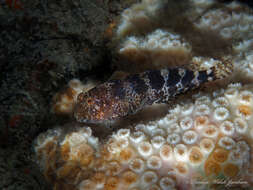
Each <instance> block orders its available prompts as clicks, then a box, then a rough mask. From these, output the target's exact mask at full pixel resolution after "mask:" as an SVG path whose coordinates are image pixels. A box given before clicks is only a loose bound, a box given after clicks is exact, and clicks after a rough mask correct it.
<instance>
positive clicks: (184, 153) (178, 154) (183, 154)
mask: <svg viewBox="0 0 253 190" xmlns="http://www.w3.org/2000/svg"><path fill="white" fill-rule="evenodd" d="M174 156H175V158H176V160H177V161H181V162H185V161H188V149H187V146H185V145H184V144H177V145H176V146H175V148H174Z"/></svg>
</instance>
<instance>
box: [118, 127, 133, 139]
mask: <svg viewBox="0 0 253 190" xmlns="http://www.w3.org/2000/svg"><path fill="white" fill-rule="evenodd" d="M129 135H130V130H129V129H120V130H118V132H117V136H118V137H119V138H127V137H128V136H129Z"/></svg>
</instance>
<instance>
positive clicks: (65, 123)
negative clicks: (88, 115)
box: [0, 0, 253, 190]
mask: <svg viewBox="0 0 253 190" xmlns="http://www.w3.org/2000/svg"><path fill="white" fill-rule="evenodd" d="M127 7H129V8H127ZM0 15H1V17H0V21H1V22H0V23H1V24H0V28H1V30H0V37H1V38H0V50H1V51H0V70H1V75H0V79H1V80H0V81H1V83H0V85H1V91H0V110H1V115H0V126H1V128H0V139H1V141H0V154H1V156H0V160H1V164H0V177H1V182H0V188H1V189H132V190H134V189H224V188H230V189H233V188H235V189H236V188H240V189H251V188H252V186H253V181H252V178H253V177H252V168H253V160H252V156H253V155H252V154H253V129H252V125H251V123H252V113H253V102H252V101H253V100H252V98H253V90H252V85H251V84H250V83H251V82H252V79H253V75H252V73H253V52H252V46H253V41H252V39H253V38H252V37H253V36H252V35H253V33H252V31H253V28H252V25H253V24H252V23H253V13H252V10H251V9H250V8H249V7H248V6H246V5H243V4H241V3H239V2H237V1H232V2H225V3H224V2H218V1H213V0H201V1H198V0H191V1H181V2H176V1H173V0H169V1H166V0H143V1H130V0H129V1H110V0H109V1H89V0H84V1H77V0H71V1H61V2H58V1H47V0H40V1H39V0H38V1H30V0H20V1H18V0H13V1H11V0H6V1H2V2H0ZM200 56H201V57H205V58H208V59H209V60H210V59H212V58H213V59H218V60H224V59H225V60H229V61H231V62H232V63H233V65H234V73H233V75H231V76H230V77H228V78H227V79H226V80H222V81H217V82H216V83H212V84H210V85H208V86H207V87H208V89H199V90H196V91H194V92H192V93H191V94H187V95H185V96H182V97H179V98H178V99H177V100H175V101H173V103H170V105H169V106H168V105H155V106H152V107H148V108H147V109H145V110H143V111H142V112H140V113H137V114H136V115H133V116H130V117H127V118H123V119H122V121H120V122H119V123H116V124H114V125H111V126H105V125H98V126H96V125H89V124H81V123H77V122H75V121H74V119H73V117H72V111H73V107H74V106H75V103H76V98H77V96H78V93H79V92H80V91H87V90H89V89H90V88H92V87H94V86H96V85H97V84H98V83H101V82H103V81H105V80H107V79H108V77H110V76H111V74H112V72H113V71H114V70H117V71H118V72H116V73H114V74H113V76H112V78H121V77H122V76H125V75H128V73H136V72H141V71H145V70H147V69H154V68H155V69H160V68H164V67H168V66H169V67H171V66H182V65H185V64H187V63H188V62H189V61H190V60H196V62H198V57H200ZM203 65H212V61H210V62H205V63H203ZM77 78H78V79H77ZM64 86H65V87H64ZM63 87H64V88H63ZM37 136H38V137H37ZM34 152H35V155H36V156H34Z"/></svg>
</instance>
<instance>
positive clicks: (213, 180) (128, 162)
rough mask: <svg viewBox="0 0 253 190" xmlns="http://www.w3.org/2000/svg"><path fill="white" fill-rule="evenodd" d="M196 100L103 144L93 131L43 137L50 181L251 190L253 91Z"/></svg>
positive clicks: (234, 89)
mask: <svg viewBox="0 0 253 190" xmlns="http://www.w3.org/2000/svg"><path fill="white" fill-rule="evenodd" d="M192 99H193V100H192V101H190V102H189V101H188V103H184V104H182V105H180V104H178V105H176V107H175V108H174V109H172V110H170V111H169V113H168V114H167V115H165V116H164V117H162V118H160V119H158V120H156V121H150V122H148V123H139V124H137V125H135V127H134V130H133V131H130V129H119V130H117V131H116V132H115V133H114V134H113V135H112V136H111V137H110V138H109V139H108V140H107V141H106V142H105V143H104V145H103V144H102V143H101V142H99V141H98V138H95V137H94V136H92V132H91V128H89V127H81V128H80V127H73V128H72V129H71V130H67V131H68V132H66V129H62V128H59V129H55V130H51V131H48V132H47V133H45V134H42V135H40V136H39V137H38V139H37V145H36V148H35V149H36V153H37V156H38V159H39V163H40V164H41V165H42V168H44V174H45V176H46V177H47V179H48V180H49V181H51V182H52V183H53V184H54V187H55V189H59V187H61V188H62V189H68V188H69V187H72V188H73V189H80V190H83V189H94V190H95V189H105V190H111V189H114V190H116V189H134V188H135V189H187V190H189V189H194V190H196V189H208V188H218V187H219V186H222V184H218V181H219V180H220V181H221V180H223V181H226V180H232V181H234V184H233V185H232V184H231V186H232V187H234V186H235V187H251V186H252V185H253V180H252V179H253V176H252V175H253V174H252V166H253V160H252V155H253V149H252V148H253V147H252V144H253V128H252V124H253V123H252V122H253V110H252V107H253V86H252V85H245V86H242V85H241V84H239V83H236V84H231V85H229V86H228V87H227V88H225V89H220V90H216V91H213V92H212V93H199V94H197V95H194V96H193V97H192ZM186 102H187V101H186ZM238 181H239V182H240V183H239V182H238ZM223 185H227V184H223Z"/></svg>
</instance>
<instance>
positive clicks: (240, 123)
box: [234, 118, 248, 134]
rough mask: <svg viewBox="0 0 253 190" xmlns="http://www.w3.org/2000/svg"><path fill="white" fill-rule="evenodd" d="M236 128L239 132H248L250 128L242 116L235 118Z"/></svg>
mask: <svg viewBox="0 0 253 190" xmlns="http://www.w3.org/2000/svg"><path fill="white" fill-rule="evenodd" d="M234 124H235V130H236V132H237V133H239V134H244V133H246V131H247V129H248V123H247V122H246V121H245V120H244V119H242V118H235V120H234Z"/></svg>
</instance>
